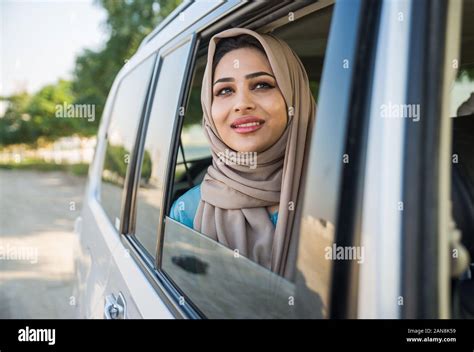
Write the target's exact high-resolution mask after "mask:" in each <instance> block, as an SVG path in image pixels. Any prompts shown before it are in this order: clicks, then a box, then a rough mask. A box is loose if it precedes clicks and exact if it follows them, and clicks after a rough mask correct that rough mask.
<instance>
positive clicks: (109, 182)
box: [100, 55, 155, 229]
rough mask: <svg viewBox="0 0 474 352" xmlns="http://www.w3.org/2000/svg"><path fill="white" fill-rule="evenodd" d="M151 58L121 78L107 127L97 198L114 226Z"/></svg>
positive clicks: (153, 57) (145, 89) (116, 220)
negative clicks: (98, 195) (99, 188)
mask: <svg viewBox="0 0 474 352" xmlns="http://www.w3.org/2000/svg"><path fill="white" fill-rule="evenodd" d="M154 61H155V56H154V55H153V56H151V57H149V58H148V59H146V60H145V61H144V62H142V63H141V64H139V65H138V66H137V67H136V68H134V69H133V70H132V71H131V72H130V73H128V74H127V75H126V76H125V77H124V78H123V79H122V81H121V82H120V85H119V87H118V91H117V94H116V97H115V103H114V107H113V109H112V112H111V118H110V124H109V127H108V130H107V135H106V143H107V146H106V151H105V159H104V165H103V170H102V183H101V190H100V202H101V204H102V207H103V208H104V210H105V212H106V214H107V216H108V218H109V219H110V221H111V222H112V224H114V226H115V227H116V228H117V229H119V226H120V209H121V204H122V196H123V187H124V184H125V176H126V174H127V169H128V165H129V160H130V156H131V152H132V149H133V146H134V143H135V138H136V132H137V126H138V122H139V120H140V117H141V115H142V109H143V105H144V102H145V96H146V93H147V89H148V85H149V82H150V79H151V74H152V69H153V63H154Z"/></svg>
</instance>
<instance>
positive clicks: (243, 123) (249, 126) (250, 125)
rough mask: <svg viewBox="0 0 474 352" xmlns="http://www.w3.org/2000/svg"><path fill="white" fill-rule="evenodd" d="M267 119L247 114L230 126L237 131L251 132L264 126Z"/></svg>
mask: <svg viewBox="0 0 474 352" xmlns="http://www.w3.org/2000/svg"><path fill="white" fill-rule="evenodd" d="M264 123H265V120H263V119H261V118H258V117H256V116H245V117H239V118H238V119H236V120H235V121H234V122H232V124H231V125H230V127H231V128H232V129H233V130H234V131H235V132H237V133H251V132H254V131H256V130H259V129H260V128H262V126H263V124H264Z"/></svg>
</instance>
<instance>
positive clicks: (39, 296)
mask: <svg viewBox="0 0 474 352" xmlns="http://www.w3.org/2000/svg"><path fill="white" fill-rule="evenodd" d="M85 182H86V179H85V178H80V177H76V176H72V175H69V174H66V173H63V172H45V173H43V172H35V171H9V170H0V318H72V317H74V306H73V305H71V303H74V298H73V297H72V294H73V293H72V286H73V280H74V273H73V246H74V243H75V241H76V237H75V235H74V233H73V232H72V231H73V228H74V219H75V218H76V217H77V216H78V215H79V213H80V209H81V200H82V195H83V192H84V186H85Z"/></svg>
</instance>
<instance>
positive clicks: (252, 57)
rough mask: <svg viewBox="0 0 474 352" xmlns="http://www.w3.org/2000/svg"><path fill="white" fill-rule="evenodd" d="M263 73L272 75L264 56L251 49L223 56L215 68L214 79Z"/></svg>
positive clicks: (242, 49)
mask: <svg viewBox="0 0 474 352" xmlns="http://www.w3.org/2000/svg"><path fill="white" fill-rule="evenodd" d="M250 71H251V72H256V71H265V72H268V73H272V74H273V71H272V68H271V66H270V62H269V61H268V59H267V57H266V55H265V54H263V53H262V52H261V51H260V50H257V49H253V48H240V49H235V50H232V51H230V52H228V53H227V54H225V55H224V56H223V57H222V59H221V60H220V61H219V63H218V64H217V66H216V71H215V73H214V74H215V77H216V78H219V77H228V76H229V75H233V76H234V75H245V74H247V73H249V72H250Z"/></svg>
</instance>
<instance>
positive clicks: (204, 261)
mask: <svg viewBox="0 0 474 352" xmlns="http://www.w3.org/2000/svg"><path fill="white" fill-rule="evenodd" d="M332 11H333V6H329V7H326V8H325V9H324V11H318V12H313V13H310V14H306V16H303V17H301V16H300V17H297V18H298V19H297V20H294V21H290V22H287V24H286V25H283V26H281V27H280V28H277V29H276V30H274V31H273V32H272V34H274V35H276V36H281V38H282V39H283V40H284V41H286V42H287V43H288V44H289V45H290V47H292V48H293V50H295V52H296V53H297V54H298V55H299V57H300V58H301V59H302V62H303V64H304V66H305V68H306V70H307V73H308V76H309V79H310V87H311V91H312V93H313V94H314V95H315V99H316V94H317V91H318V86H319V80H320V78H321V71H322V66H323V61H324V60H323V59H324V54H325V47H326V42H327V38H328V35H329V25H330V20H331V15H332ZM308 22H311V23H316V24H317V25H313V26H310V27H308V25H307V24H308ZM310 28H311V29H310ZM196 62H197V64H196V66H195V68H194V80H193V82H192V87H191V93H190V98H189V104H188V106H187V107H186V109H185V114H184V124H183V128H182V130H181V131H180V134H179V137H180V139H181V143H180V144H181V146H180V147H179V150H178V156H177V158H176V161H175V176H174V185H173V189H171V190H170V194H169V197H170V199H171V202H170V204H173V207H179V206H180V204H179V202H178V201H177V200H179V197H180V195H182V194H184V193H185V192H188V191H191V192H195V193H196V197H195V198H196V201H197V202H198V201H199V197H200V195H199V189H198V187H197V186H199V185H200V183H201V182H202V178H203V177H204V175H205V173H206V170H207V168H208V166H209V165H210V164H211V162H212V159H211V155H210V148H209V146H208V144H207V143H208V142H207V140H206V138H204V135H203V133H202V129H201V127H200V126H201V123H202V108H201V104H200V94H201V82H202V75H203V69H204V66H205V62H206V57H205V56H203V57H199V58H198V59H197V60H196ZM193 190H194V191H193ZM173 209H174V208H172V207H170V209H167V215H168V216H166V218H165V225H164V226H165V228H164V237H163V247H162V253H161V268H160V269H161V270H162V271H163V272H164V273H165V274H166V276H167V277H169V278H170V280H171V281H172V282H173V283H174V284H175V286H176V287H177V288H178V290H179V291H180V292H181V293H182V296H181V297H180V302H179V303H180V304H182V305H186V304H189V305H190V306H192V307H195V308H196V309H197V310H198V311H200V312H201V314H203V315H204V316H206V317H210V318H224V317H225V318H284V317H286V318H292V317H298V315H299V314H300V313H303V312H302V311H301V310H299V311H298V310H296V309H294V308H295V305H294V303H295V292H294V289H295V286H294V284H293V283H292V282H291V281H289V280H287V279H285V278H283V277H281V276H279V275H277V274H275V273H273V272H271V271H270V270H268V269H266V268H265V267H263V266H260V265H258V264H257V263H255V262H253V261H251V260H250V259H248V258H246V257H244V256H242V255H240V254H239V252H238V251H234V250H232V249H230V248H227V247H226V246H225V245H224V244H222V243H219V242H216V241H214V240H212V239H210V238H209V237H207V236H205V235H204V234H201V233H199V232H197V231H195V230H194V229H193V228H192V220H193V219H188V220H189V224H187V225H185V224H183V223H182V222H179V221H176V220H175V219H174V218H173V214H172V212H173ZM313 307H314V304H313ZM319 309H320V313H318V314H319V316H322V305H321V304H319Z"/></svg>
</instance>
